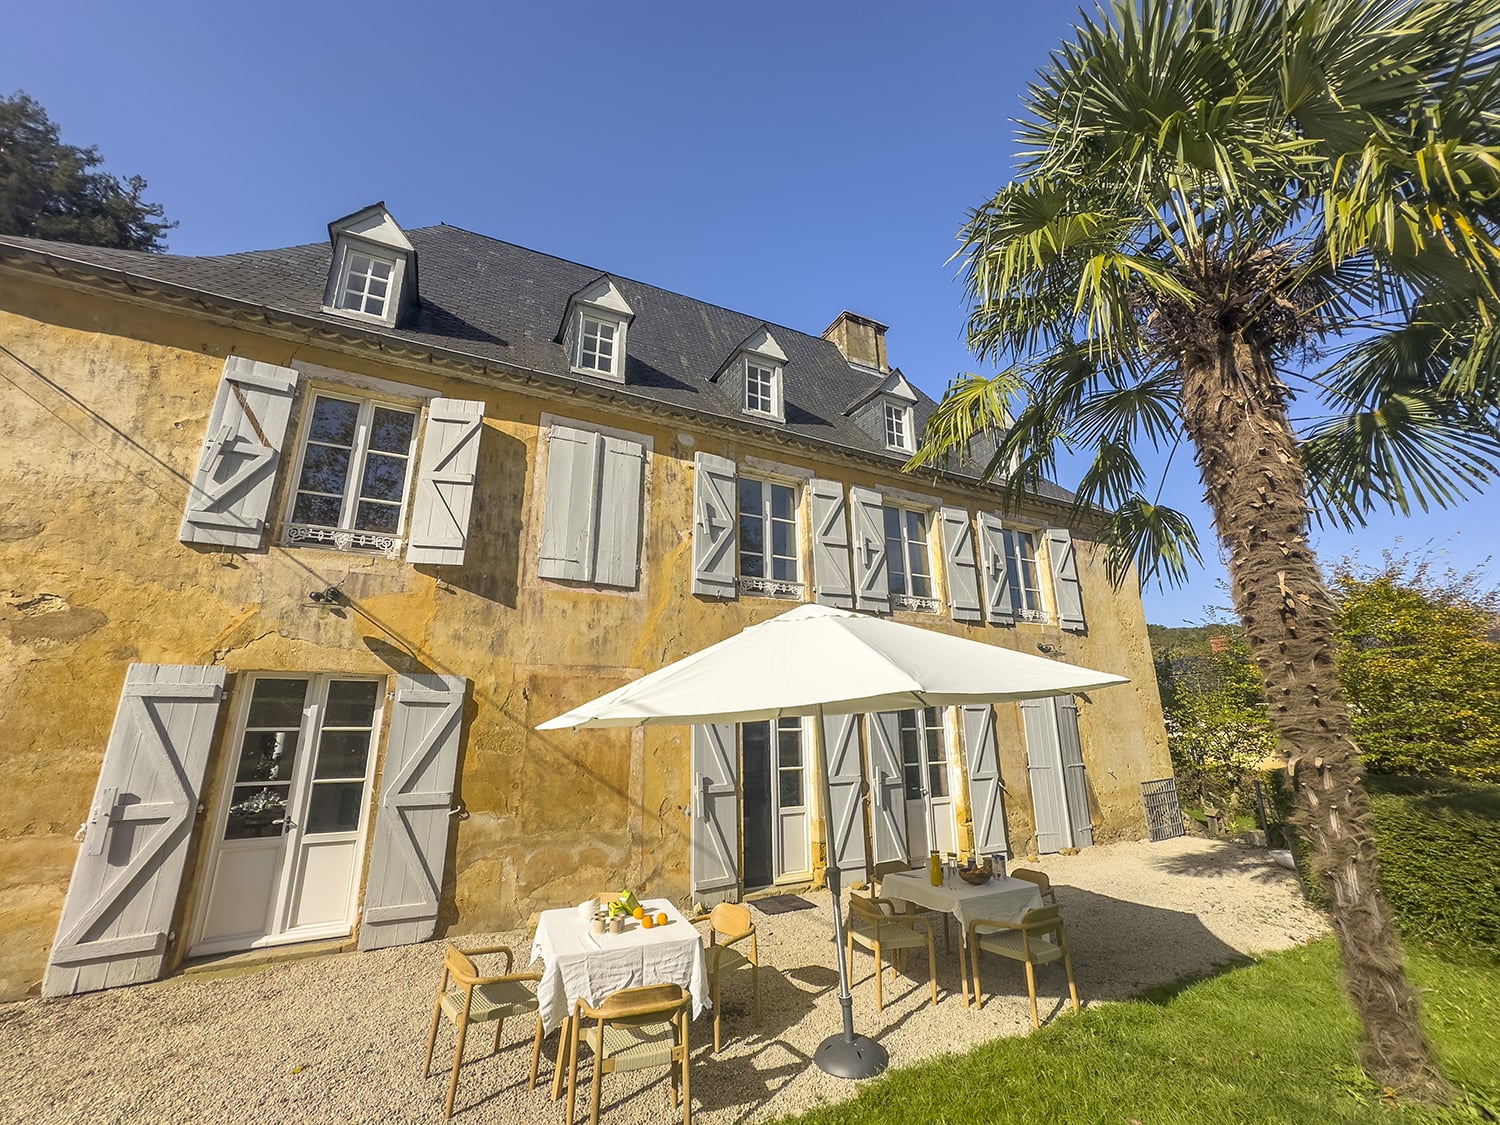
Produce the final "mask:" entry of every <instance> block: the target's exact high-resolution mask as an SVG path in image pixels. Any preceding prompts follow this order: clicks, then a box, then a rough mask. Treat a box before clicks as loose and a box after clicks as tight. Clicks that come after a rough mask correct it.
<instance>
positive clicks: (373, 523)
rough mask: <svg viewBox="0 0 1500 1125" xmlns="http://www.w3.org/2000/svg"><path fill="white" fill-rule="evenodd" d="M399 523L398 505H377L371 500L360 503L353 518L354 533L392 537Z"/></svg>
mask: <svg viewBox="0 0 1500 1125" xmlns="http://www.w3.org/2000/svg"><path fill="white" fill-rule="evenodd" d="M400 523H401V506H400V505H399V504H379V503H376V502H375V501H373V500H362V501H360V505H359V510H358V512H357V513H356V514H355V517H354V527H355V530H356V531H372V532H374V533H375V534H377V535H394V534H395V533H396V528H397V526H398V525H399V524H400Z"/></svg>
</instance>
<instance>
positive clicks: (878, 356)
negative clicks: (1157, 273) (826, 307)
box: [823, 309, 891, 371]
mask: <svg viewBox="0 0 1500 1125" xmlns="http://www.w3.org/2000/svg"><path fill="white" fill-rule="evenodd" d="M823 339H825V340H829V341H831V342H832V343H834V344H836V345H838V349H839V351H841V352H843V353H844V358H845V359H847V360H848V361H849V362H850V363H857V364H860V365H861V366H862V367H873V368H874V369H875V370H876V371H889V370H890V369H891V368H890V364H889V363H888V362H887V360H886V356H885V325H883V324H881V323H880V322H879V321H878V320H871V319H870V318H869V317H865V316H856V315H855V314H854V313H852V312H850V311H849V310H848V309H845V310H844V311H843V312H841V313H839V315H838V319H836V320H835V321H834V322H833V323H832V324H830V325H829V326H828V327H827V328H825V329H823Z"/></svg>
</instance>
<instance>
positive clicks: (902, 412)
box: [885, 402, 911, 451]
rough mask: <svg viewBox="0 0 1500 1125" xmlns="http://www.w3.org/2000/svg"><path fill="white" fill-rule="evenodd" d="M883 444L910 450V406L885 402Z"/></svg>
mask: <svg viewBox="0 0 1500 1125" xmlns="http://www.w3.org/2000/svg"><path fill="white" fill-rule="evenodd" d="M885 444H886V447H887V448H889V449H905V450H907V451H910V450H911V407H909V406H900V405H898V404H896V403H894V402H888V403H886V404H885Z"/></svg>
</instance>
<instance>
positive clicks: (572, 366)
mask: <svg viewBox="0 0 1500 1125" xmlns="http://www.w3.org/2000/svg"><path fill="white" fill-rule="evenodd" d="M634 317H635V312H634V311H633V310H632V309H631V307H630V305H629V304H627V303H626V301H625V297H624V294H622V293H621V292H620V289H619V286H617V285H616V284H615V283H614V280H613V279H612V278H611V277H609V275H607V274H605V275H602V276H600V277H597V278H595V279H594V280H593V281H591V282H590V283H589V284H588V285H585V286H584V287H583V288H582V289H580V290H579V291H578V292H576V293H574V294H573V296H572V297H570V298H569V299H568V310H567V313H566V314H565V315H564V317H563V323H562V328H561V329H560V330H559V332H558V334H557V342H558V343H560V344H564V345H565V346H566V347H567V349H568V352H567V355H568V369H569V370H570V371H572V372H573V373H574V374H575V375H590V376H593V377H594V378H595V379H608V380H610V381H611V382H614V383H623V382H624V381H625V358H626V356H627V355H629V352H627V351H626V347H625V343H626V336H627V334H628V332H629V329H630V322H631V320H632V319H633V318H634Z"/></svg>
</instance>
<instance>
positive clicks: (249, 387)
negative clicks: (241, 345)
mask: <svg viewBox="0 0 1500 1125" xmlns="http://www.w3.org/2000/svg"><path fill="white" fill-rule="evenodd" d="M296 389H297V372H295V371H293V370H292V369H291V368H289V367H277V366H276V365H275V364H271V363H261V362H260V361H259V360H253V359H246V358H245V357H244V356H238V355H232V356H230V357H229V358H227V359H226V360H225V361H224V375H223V377H222V378H221V379H220V380H219V393H218V397H217V398H216V399H215V400H214V409H213V413H212V414H211V415H209V420H208V436H207V437H205V438H204V441H203V452H202V454H201V455H200V456H199V458H198V468H197V470H196V471H195V472H194V474H193V483H192V487H191V488H190V489H189V491H188V500H187V510H186V511H185V512H184V513H183V516H182V527H181V529H180V530H179V531H178V533H177V538H178V539H180V540H182V542H184V543H205V544H213V545H215V546H220V547H242V548H255V547H259V546H260V545H261V537H262V535H263V534H264V532H265V528H266V513H267V512H268V511H269V509H270V506H271V491H272V489H273V488H274V487H275V484H276V465H277V463H278V462H279V461H280V459H281V449H282V444H283V443H284V441H285V440H286V427H287V422H288V420H290V418H291V415H292V395H293V394H294V393H295V392H296Z"/></svg>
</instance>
